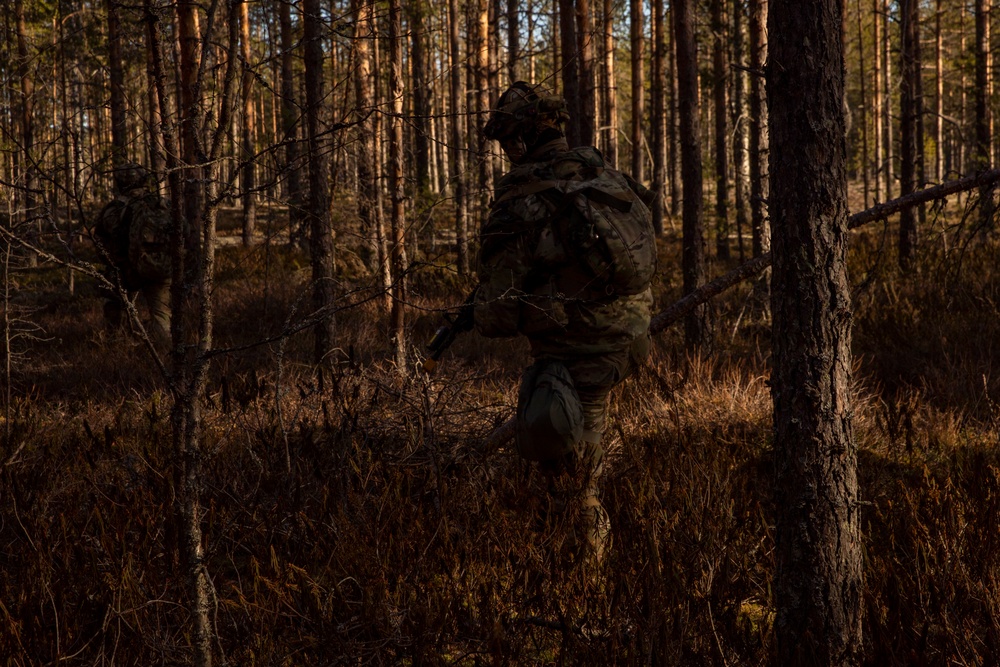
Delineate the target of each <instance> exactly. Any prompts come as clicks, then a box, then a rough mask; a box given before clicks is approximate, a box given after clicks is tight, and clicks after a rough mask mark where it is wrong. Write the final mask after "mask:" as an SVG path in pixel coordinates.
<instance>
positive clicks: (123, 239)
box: [94, 162, 170, 343]
mask: <svg viewBox="0 0 1000 667" xmlns="http://www.w3.org/2000/svg"><path fill="white" fill-rule="evenodd" d="M114 184H115V198H114V199H112V200H111V201H110V202H109V203H108V204H107V205H106V206H105V207H104V208H103V209H102V210H101V212H100V214H98V217H97V223H96V224H95V225H94V239H95V240H96V241H97V243H98V246H99V248H98V253H99V254H100V256H101V258H102V259H103V260H104V261H105V262H107V263H108V278H109V279H110V280H111V282H113V283H115V284H116V285H121V287H122V289H123V290H124V292H125V294H126V295H127V296H128V298H129V299H130V300H131V299H134V298H135V296H136V295H137V294H139V293H141V294H142V296H143V298H144V299H145V301H146V306H147V307H148V309H149V330H150V333H151V335H152V336H153V338H154V340H156V341H157V342H160V343H166V342H169V340H170V215H169V213H168V211H167V209H166V207H165V206H164V205H163V201H162V200H161V199H160V196H159V195H158V194H156V193H155V192H153V191H152V189H151V188H150V185H151V175H150V173H149V172H148V171H147V170H146V168H145V167H143V166H142V165H139V164H136V163H134V162H133V163H128V164H124V165H122V166H120V167H116V168H115V170H114ZM124 314H125V304H124V303H123V302H122V299H121V296H120V295H119V294H117V293H115V294H112V295H110V296H109V297H108V301H107V302H106V303H105V305H104V316H105V318H106V319H107V321H108V323H109V324H111V325H112V326H115V327H119V326H121V325H122V324H123V317H124Z"/></svg>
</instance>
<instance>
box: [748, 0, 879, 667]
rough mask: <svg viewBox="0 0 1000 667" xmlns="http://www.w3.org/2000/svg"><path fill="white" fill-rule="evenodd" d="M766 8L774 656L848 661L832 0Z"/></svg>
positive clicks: (854, 638) (847, 448) (847, 338)
mask: <svg viewBox="0 0 1000 667" xmlns="http://www.w3.org/2000/svg"><path fill="white" fill-rule="evenodd" d="M769 14H770V29H769V34H770V36H771V38H772V39H771V42H770V59H769V66H768V109H769V111H770V115H771V128H772V132H771V176H772V189H771V198H770V203H771V205H770V211H771V219H772V221H773V230H774V236H773V239H772V241H773V256H774V268H773V276H772V299H771V303H772V312H773V317H774V325H773V334H772V341H773V342H772V349H773V358H774V362H773V363H774V370H773V373H772V376H771V386H772V394H773V397H774V449H775V452H774V456H775V468H776V476H775V507H776V508H777V517H776V521H775V531H776V533H775V547H776V565H777V571H776V573H775V580H774V590H775V604H776V607H777V617H776V619H775V624H774V628H775V635H776V639H777V663H778V664H781V665H827V666H829V667H847V666H849V665H855V664H858V662H859V659H860V654H861V648H862V640H861V639H862V638H861V583H862V582H861V540H860V532H859V511H858V482H857V471H856V466H857V453H856V448H855V443H854V438H853V433H852V425H851V414H852V406H851V396H850V389H851V388H850V384H851V349H850V345H851V329H850V324H851V300H850V283H849V282H848V279H847V269H846V250H847V167H846V161H847V147H846V140H845V136H844V135H845V129H846V123H845V117H844V78H845V72H844V60H843V35H842V22H841V16H842V2H841V0H817V1H816V2H808V3H804V2H799V1H798V0H772V2H771V7H770V12H769ZM806 90H807V91H809V92H810V94H809V95H803V94H802V91H806Z"/></svg>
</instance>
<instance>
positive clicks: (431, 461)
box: [0, 230, 1000, 666]
mask: <svg viewBox="0 0 1000 667" xmlns="http://www.w3.org/2000/svg"><path fill="white" fill-rule="evenodd" d="M878 240H879V239H878V230H875V231H873V232H870V233H868V234H867V235H866V236H863V237H861V238H859V239H858V241H857V242H856V243H855V246H854V251H853V252H852V260H851V261H852V268H853V272H854V276H855V281H856V282H861V278H862V277H863V276H864V275H866V274H867V273H868V272H870V270H871V269H872V268H873V267H875V268H876V269H877V277H876V279H875V280H874V281H872V282H871V284H870V285H868V286H865V287H862V288H860V289H859V291H858V294H857V297H856V316H855V323H856V326H855V350H856V354H857V372H856V384H857V390H856V418H855V432H856V436H857V441H858V444H859V447H860V451H861V456H860V479H861V484H862V493H861V495H862V500H863V501H864V503H865V504H864V506H863V511H862V517H863V519H862V521H863V530H864V540H865V554H866V588H865V596H864V603H865V614H866V616H865V619H866V620H865V636H866V642H867V644H866V647H865V653H866V656H867V659H866V662H867V663H868V664H872V665H916V664H925V665H954V664H958V665H961V664H966V665H976V664H979V665H981V664H990V663H991V662H992V661H993V660H994V659H995V657H996V656H997V655H1000V646H998V642H1000V635H998V612H1000V609H998V605H1000V595H998V588H997V583H998V582H997V577H998V572H1000V569H998V566H1000V538H998V537H997V530H996V525H997V517H998V510H1000V472H998V470H1000V463H998V459H997V455H996V447H995V445H996V438H997V436H996V432H997V431H996V425H997V419H998V418H1000V415H998V413H997V410H996V409H995V405H996V404H995V401H996V400H997V396H998V385H997V382H998V378H996V377H995V374H994V372H993V369H994V366H993V359H992V354H993V351H994V350H996V349H1000V347H998V346H997V343H998V342H1000V340H998V335H1000V319H998V317H1000V313H998V312H997V299H996V295H997V289H998V283H997V277H996V274H995V270H994V267H993V261H994V258H995V256H996V255H995V253H996V250H997V247H996V243H995V242H994V241H992V240H990V241H988V242H983V241H981V240H979V241H975V242H973V243H971V244H970V245H969V246H968V248H967V250H966V252H965V253H964V255H963V257H962V268H961V270H956V268H955V266H956V264H957V257H956V255H955V252H957V251H956V250H955V248H956V244H955V242H954V239H952V243H951V245H950V248H949V250H948V254H947V255H946V254H945V253H944V251H943V244H941V243H932V242H930V241H928V243H927V244H926V251H927V252H926V255H925V256H924V257H923V258H922V259H921V264H920V270H919V271H918V272H916V273H914V274H912V275H908V276H901V275H898V273H897V271H896V270H895V269H894V268H893V266H892V264H891V253H890V254H889V255H880V253H879V243H878ZM675 252H676V249H675V248H674V244H673V243H672V242H668V243H667V244H665V248H664V259H665V262H664V269H665V275H667V276H671V275H673V272H674V271H675V268H676V266H677V264H676V263H675V259H674V256H673V253H675ZM305 267H307V262H306V261H305V259H304V258H303V257H301V256H298V255H297V254H296V253H294V252H290V251H287V250H283V249H279V248H277V247H257V248H254V249H253V250H249V251H248V250H244V249H242V248H239V247H227V248H225V249H224V251H223V252H222V255H221V258H220V280H219V285H218V290H217V293H216V300H217V304H218V306H217V307H218V317H217V323H218V327H217V345H218V346H219V347H223V348H233V349H234V351H233V352H231V353H229V354H226V355H222V356H220V357H218V358H217V360H216V361H215V363H214V365H213V368H212V381H211V387H210V391H209V395H208V396H207V410H206V424H205V440H204V448H205V453H206V477H205V490H204V507H205V511H206V513H205V517H204V526H205V535H206V546H207V550H208V559H209V561H208V562H209V571H210V573H211V577H212V582H213V585H214V590H215V595H216V599H215V603H216V604H215V608H214V610H213V618H214V621H215V625H216V630H217V632H218V642H217V656H218V660H219V662H220V664H223V663H224V664H231V665H339V664H375V665H394V664H412V665H445V664H457V665H486V664H489V665H508V664H509V665H545V664H567V665H575V664H580V665H597V664H609V665H610V664H620V665H648V664H656V665H730V666H733V665H764V664H768V663H769V660H770V658H771V655H772V644H771V642H772V639H771V635H770V623H771V619H772V614H773V611H772V602H771V597H770V579H771V570H772V545H773V535H772V529H771V524H772V514H773V511H774V508H773V507H772V504H771V490H770V483H771V480H772V474H771V461H770V455H771V453H770V452H771V450H770V437H771V430H770V391H769V387H768V386H767V378H768V376H769V370H768V367H767V364H768V348H769V344H768V338H767V337H768V336H769V329H768V326H767V321H766V319H762V318H761V317H760V316H757V315H754V314H753V313H751V312H749V311H744V312H743V315H742V317H740V318H739V323H738V326H737V316H738V314H739V313H741V311H743V306H744V304H745V303H746V301H747V295H748V288H747V287H741V288H738V289H735V290H733V291H732V292H731V293H729V294H727V295H725V296H724V297H723V300H722V301H721V302H720V303H718V304H716V305H715V311H716V313H717V314H718V316H719V318H720V323H719V324H718V326H717V327H716V341H715V343H714V345H713V347H712V349H711V350H710V351H709V353H708V354H705V355H703V356H699V357H689V356H687V355H686V354H685V353H684V352H683V346H682V344H681V341H680V339H679V333H678V332H677V331H670V332H666V333H665V334H664V335H663V336H662V337H661V338H660V339H659V340H658V341H657V345H656V349H655V352H654V355H653V357H652V359H651V361H650V363H649V365H648V367H647V368H645V369H643V371H642V372H641V373H640V374H639V375H638V376H637V377H636V378H633V379H632V380H631V381H630V382H629V383H627V384H626V385H625V386H624V387H623V388H622V389H620V390H617V391H616V392H615V394H613V397H612V420H611V424H612V435H613V442H612V446H611V451H610V453H609V465H608V472H607V474H606V476H605V479H604V482H603V490H604V497H605V499H606V502H605V504H606V506H607V508H608V510H609V513H610V514H611V518H612V522H613V526H614V533H613V547H612V550H611V551H610V552H609V554H608V556H607V558H606V559H605V560H604V561H603V562H602V564H601V566H600V568H599V570H598V571H597V572H595V573H593V576H584V575H583V574H582V573H576V574H571V573H570V574H568V573H566V572H565V571H563V570H562V569H560V568H558V567H557V566H556V563H554V562H553V556H552V549H551V548H549V547H550V545H551V542H552V540H553V539H555V538H554V537H553V535H552V534H550V533H549V532H547V531H546V530H545V529H543V528H542V527H541V526H540V524H539V522H538V520H537V516H538V514H539V512H540V511H541V508H540V506H539V502H540V497H539V494H537V489H538V488H539V480H538V479H537V478H536V475H535V474H534V473H533V471H532V469H531V468H530V466H528V465H526V464H525V463H524V462H522V461H520V460H519V459H518V458H517V457H516V456H515V455H514V454H513V453H512V452H511V451H505V450H502V451H498V452H491V453H487V454H482V453H477V451H476V450H475V448H474V445H476V444H477V443H478V442H480V441H481V440H482V438H483V437H484V436H485V435H486V434H488V433H489V432H490V430H491V429H492V428H494V427H495V426H496V425H497V424H499V423H501V422H502V421H503V420H504V419H506V418H507V417H508V416H509V414H510V412H511V409H512V405H513V402H514V400H515V386H516V382H517V378H518V375H519V372H520V368H521V367H522V366H523V365H524V363H525V362H526V361H527V358H528V357H527V351H526V348H525V346H524V344H523V343H519V342H516V341H515V342H511V341H486V340H483V339H481V338H478V337H476V336H467V337H465V338H463V339H461V340H460V341H459V342H458V343H457V344H456V345H455V346H454V347H453V348H452V350H451V351H450V352H449V353H448V355H447V356H446V358H445V360H444V363H443V365H442V367H441V369H440V370H439V373H438V374H437V375H436V376H434V377H433V378H427V377H425V376H421V375H413V376H411V377H410V378H408V379H403V378H401V377H400V375H399V374H398V373H397V372H396V369H394V368H392V367H391V365H390V363H389V362H388V361H387V359H388V358H389V357H390V354H389V352H388V341H387V336H386V335H385V332H386V323H385V317H384V314H383V313H382V312H381V310H380V308H379V306H378V304H377V302H365V303H364V304H363V305H359V306H357V307H354V308H348V309H345V310H343V311H342V312H341V313H340V314H339V315H338V331H339V345H340V349H339V351H338V353H337V354H336V357H335V360H334V362H333V363H332V364H331V366H330V367H329V368H328V369H327V370H326V371H325V372H324V373H322V374H320V375H317V374H316V373H315V372H314V370H313V369H312V368H310V366H309V365H308V363H307V359H308V356H309V351H310V349H311V340H310V338H309V336H308V334H307V333H300V334H297V335H295V336H292V337H291V338H289V339H286V340H279V339H275V340H274V341H273V342H271V343H268V344H266V345H257V346H251V347H246V346H248V345H250V344H252V343H254V342H255V341H258V340H261V339H263V338H268V337H273V336H277V335H278V334H279V333H280V332H281V331H282V330H283V329H284V328H285V327H286V323H287V322H289V321H293V322H294V321H295V320H296V318H297V317H299V316H301V314H302V312H303V308H304V307H305V306H304V304H305V303H307V302H308V286H307V284H306V280H307V269H306V268H305ZM25 280H27V279H25ZM340 280H341V281H342V282H341V293H342V294H343V298H344V299H345V303H348V302H349V301H350V300H351V299H354V300H357V301H361V300H363V297H364V295H365V292H364V291H363V290H362V291H357V290H359V289H360V288H363V287H364V281H365V280H367V278H365V277H364V276H362V275H360V274H359V273H358V272H357V271H356V267H353V265H352V264H351V263H350V262H348V261H345V262H344V263H343V264H342V267H341V273H340ZM412 284H413V296H412V300H413V304H412V309H411V322H412V323H413V330H412V331H413V340H414V351H413V352H414V361H416V360H417V359H418V357H419V350H418V349H417V348H418V347H419V343H421V342H422V341H423V340H425V339H426V337H428V336H429V334H430V332H431V331H432V330H433V327H434V325H435V322H436V317H437V315H436V312H435V310H436V309H438V308H440V307H442V306H445V305H449V304H452V305H453V304H457V303H459V302H460V301H461V292H462V291H463V287H464V286H465V285H464V284H463V282H462V281H461V280H458V279H456V278H454V276H453V275H452V274H450V273H449V272H448V271H447V270H445V269H440V268H434V267H432V266H429V265H424V266H422V267H421V268H420V269H419V270H418V272H417V273H416V275H415V276H414V280H413V283H412ZM676 284H677V282H676V281H673V282H672V283H670V285H671V287H664V288H662V292H661V293H659V294H658V299H659V300H660V302H661V304H666V303H669V301H670V299H671V298H672V296H673V294H674V292H675V290H674V288H673V287H672V286H673V285H676ZM28 287H30V291H29V290H28V289H27V288H28ZM78 287H79V289H78V293H77V295H76V296H75V297H73V298H68V297H67V296H66V295H65V294H64V293H63V292H64V290H65V287H64V276H63V275H62V274H57V273H54V272H50V273H42V274H38V275H35V276H32V277H31V284H30V285H29V284H28V283H27V282H25V285H24V289H23V290H22V292H21V294H20V297H19V298H21V299H22V300H23V301H24V304H25V305H26V306H28V305H30V306H34V307H37V308H41V310H37V311H35V313H34V315H33V317H34V318H35V319H36V321H37V322H38V323H39V324H41V325H42V327H43V328H44V330H45V331H46V334H47V336H48V337H49V340H48V341H42V340H38V341H34V342H30V343H27V342H26V343H24V348H23V349H22V352H23V357H21V359H20V360H19V363H18V365H17V366H16V367H15V374H14V377H13V380H14V388H15V395H16V396H17V397H18V398H17V399H16V400H15V401H14V402H13V403H12V404H11V405H10V406H8V416H7V417H6V418H5V421H4V423H3V427H4V433H3V440H2V443H3V447H2V450H0V452H2V460H3V461H7V459H8V457H10V456H11V455H12V454H13V453H14V452H15V451H18V454H17V456H16V457H14V460H12V461H10V462H8V463H7V465H5V466H4V467H3V468H2V470H0V498H2V499H3V502H2V504H0V564H2V568H3V571H4V577H3V578H2V579H0V664H5V665H17V666H22V665H41V664H56V663H60V662H61V663H65V664H79V665H111V664H115V665H160V664H162V665H174V664H185V663H186V661H187V660H188V657H189V656H188V653H187V648H186V647H187V644H188V637H187V634H186V633H187V631H188V629H187V625H186V621H187V615H186V611H185V609H184V607H183V602H184V594H183V590H182V585H181V583H182V581H183V580H182V578H181V576H180V574H179V568H180V565H179V564H178V563H177V562H176V556H175V553H176V549H175V546H176V543H177V539H176V537H177V536H176V528H175V526H174V519H173V516H174V509H173V503H174V501H175V497H174V488H175V484H176V482H175V479H174V472H173V471H174V464H173V459H174V454H173V452H172V451H171V444H170V443H171V439H170V424H169V408H170V406H169V399H168V398H166V396H165V393H164V389H163V383H162V381H161V379H159V378H158V377H157V375H156V372H155V369H154V367H153V366H152V365H151V364H150V362H149V361H148V359H146V357H145V356H144V352H143V350H142V348H141V347H139V346H137V345H136V344H135V343H134V342H133V341H132V340H130V339H129V338H127V337H122V336H120V335H114V334H110V333H108V332H105V331H104V330H103V328H102V323H101V318H100V298H99V295H98V294H97V293H96V291H94V290H93V289H92V287H90V286H89V285H88V284H86V283H85V282H84V283H82V284H80V285H79V286H78ZM350 302H352V303H353V301H350Z"/></svg>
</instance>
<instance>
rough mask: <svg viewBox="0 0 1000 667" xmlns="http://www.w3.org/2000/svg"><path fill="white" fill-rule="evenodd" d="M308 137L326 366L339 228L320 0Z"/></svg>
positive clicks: (309, 49) (312, 17)
mask: <svg viewBox="0 0 1000 667" xmlns="http://www.w3.org/2000/svg"><path fill="white" fill-rule="evenodd" d="M302 19H303V24H304V34H303V41H304V45H303V46H304V54H303V55H304V61H305V84H306V137H307V141H308V146H309V232H310V233H309V250H310V259H311V264H312V283H313V295H312V297H313V298H312V302H313V303H312V305H313V309H314V311H315V313H316V317H317V323H316V329H315V339H314V340H315V345H314V348H313V361H314V362H315V364H316V365H317V366H319V365H321V364H323V363H325V362H326V358H327V356H328V355H329V354H330V351H331V350H332V349H333V341H334V318H333V314H332V313H331V312H330V310H331V306H332V305H333V302H334V290H333V226H332V224H331V221H330V183H329V161H328V160H329V158H328V156H327V150H326V143H327V142H326V141H325V140H324V139H323V123H322V118H321V114H322V107H323V103H324V93H323V88H324V85H323V33H324V31H323V29H322V28H323V17H322V14H321V8H320V1H319V0H303V3H302Z"/></svg>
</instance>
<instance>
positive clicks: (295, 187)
mask: <svg viewBox="0 0 1000 667" xmlns="http://www.w3.org/2000/svg"><path fill="white" fill-rule="evenodd" d="M278 22H279V25H280V27H281V131H282V133H283V135H284V136H283V137H282V141H284V142H285V151H284V153H285V164H284V172H285V173H284V177H285V197H286V199H287V201H288V242H289V244H291V245H296V244H298V245H301V244H302V243H303V242H304V239H305V230H304V229H303V220H304V219H305V215H304V213H305V212H304V209H303V194H302V178H301V175H300V167H299V144H298V125H299V121H298V118H299V108H298V101H297V99H298V96H297V95H296V94H295V91H296V85H295V35H294V34H293V31H292V13H291V3H290V2H279V3H278Z"/></svg>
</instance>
